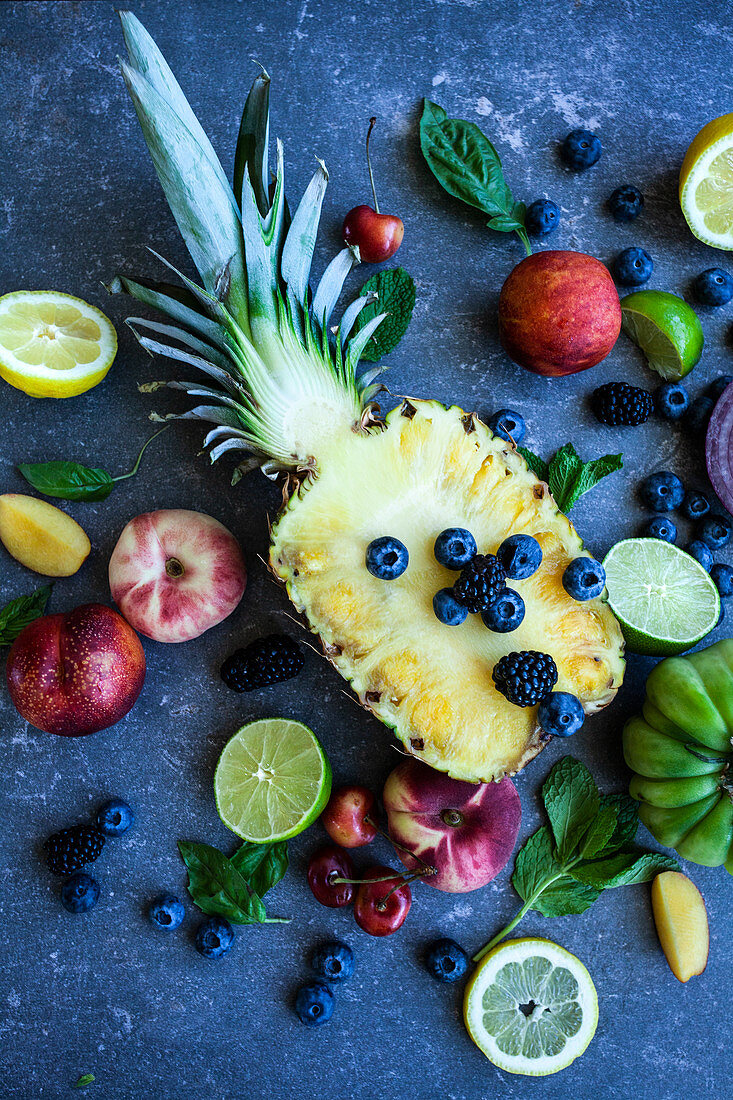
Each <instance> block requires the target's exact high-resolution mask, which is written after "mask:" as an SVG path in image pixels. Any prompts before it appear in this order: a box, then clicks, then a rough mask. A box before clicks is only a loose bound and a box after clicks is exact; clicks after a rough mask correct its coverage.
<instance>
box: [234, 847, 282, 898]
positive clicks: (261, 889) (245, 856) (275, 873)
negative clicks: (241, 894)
mask: <svg viewBox="0 0 733 1100" xmlns="http://www.w3.org/2000/svg"><path fill="white" fill-rule="evenodd" d="M229 862H230V863H231V864H232V866H233V867H235V868H236V869H237V871H239V873H240V875H241V876H242V878H244V879H246V880H247V882H248V883H249V885H250V886H251V887H252V889H253V890H254V892H255V893H256V894H258V895H259V896H260V897H261V898H263V897H264V896H265V894H266V893H267V891H268V890H271V889H272V887H273V886H275V885H276V884H277V883H278V882H279V881H280V879H281V878H282V877H283V875H284V874H285V872H286V871H287V869H288V845H287V841H285V840H279V841H277V842H276V843H275V844H251V843H249V842H248V841H246V840H245V841H244V843H243V844H242V845H241V847H239V848H237V850H236V852H235V853H234V855H233V856H231V857H230V860H229Z"/></svg>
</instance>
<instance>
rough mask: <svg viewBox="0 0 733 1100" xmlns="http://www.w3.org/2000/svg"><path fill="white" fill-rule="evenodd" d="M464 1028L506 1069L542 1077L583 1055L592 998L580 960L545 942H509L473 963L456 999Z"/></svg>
mask: <svg viewBox="0 0 733 1100" xmlns="http://www.w3.org/2000/svg"><path fill="white" fill-rule="evenodd" d="M463 1018H464V1020H465V1023H466V1027H467V1028H468V1033H469V1035H470V1036H471V1038H472V1039H473V1041H474V1043H475V1044H476V1046H477V1047H478V1048H479V1050H481V1051H483V1053H484V1054H485V1055H486V1057H487V1058H488V1059H489V1060H490V1061H491V1062H493V1063H494V1065H495V1066H498V1067H499V1068H500V1069H503V1070H506V1071H507V1072H508V1073H522V1074H524V1075H525V1076H528V1077H546V1076H547V1075H548V1074H549V1073H557V1072H558V1071H559V1070H561V1069H566V1068H567V1066H569V1065H570V1063H571V1062H574V1061H575V1059H576V1058H577V1057H578V1056H579V1055H581V1054H582V1053H583V1051H584V1050H585V1048H586V1047H587V1046H588V1043H589V1042H590V1041H591V1039H592V1038H593V1036H594V1034H595V1030H596V1024H597V1023H598V997H597V996H596V990H595V986H594V985H593V981H592V979H591V976H590V974H589V973H588V971H587V970H586V968H585V967H584V966H583V964H582V962H581V961H580V959H577V958H576V957H575V955H571V954H570V952H569V951H565V950H564V948H562V947H558V946H557V944H555V943H551V942H550V941H549V940H539V939H537V940H535V939H526V940H510V941H509V942H508V943H501V944H499V945H498V947H495V948H494V950H493V951H491V952H490V953H489V954H488V955H487V956H486V958H485V959H483V960H482V962H481V963H480V965H479V966H478V968H477V970H476V973H475V974H474V976H473V978H472V979H471V981H470V982H469V984H468V987H467V989H466V996H465V999H464V1002H463Z"/></svg>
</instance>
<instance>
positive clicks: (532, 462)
mask: <svg viewBox="0 0 733 1100" xmlns="http://www.w3.org/2000/svg"><path fill="white" fill-rule="evenodd" d="M517 450H518V451H519V453H520V455H521V456H522V458H523V459H524V461H525V462H526V463H527V465H528V466H529V468H530V470H531V471H532V473H533V474H535V475H536V476H537V477H538V478H539V479H540V481H547V479H548V477H549V476H550V467H549V466H548V465H547V463H546V462H545V460H544V458H540V456H539V455H536V454H535V453H534V451H530V450H529V448H528V447H517Z"/></svg>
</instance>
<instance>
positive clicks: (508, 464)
mask: <svg viewBox="0 0 733 1100" xmlns="http://www.w3.org/2000/svg"><path fill="white" fill-rule="evenodd" d="M120 14H121V19H122V26H123V33H124V36H125V42H126V45H127V48H128V54H129V62H123V63H122V72H123V76H124V79H125V82H126V84H127V87H128V90H129V92H130V96H131V98H132V101H133V103H134V106H135V110H136V112H137V115H138V118H139V120H140V123H141V126H142V130H143V134H144V136H145V140H146V142H147V144H148V147H149V149H150V152H151V155H152V159H153V163H154V165H155V168H156V171H157V173H158V176H159V178H160V181H161V183H162V185H163V188H164V190H165V193H166V197H167V199H168V202H169V205H170V207H171V210H172V212H173V214H174V216H175V218H176V221H177V223H178V226H179V228H180V230H181V232H182V234H183V236H184V239H185V240H186V243H187V245H188V249H189V252H190V254H191V257H192V259H193V261H194V263H195V265H196V267H197V269H198V271H199V275H200V278H201V284H202V285H199V284H197V283H195V282H193V281H192V280H191V279H188V278H187V277H186V276H185V275H182V274H181V273H180V272H176V274H177V275H178V276H179V278H180V280H181V282H182V283H183V286H181V285H180V284H178V285H171V284H169V283H153V282H151V281H149V280H146V279H131V278H129V277H127V276H118V277H117V278H116V279H115V280H114V281H113V282H112V283H111V284H110V286H109V288H108V289H109V290H110V291H111V292H113V293H119V292H122V293H126V294H129V295H131V296H132V297H133V298H135V299H136V300H137V301H139V302H140V303H142V304H143V305H144V306H146V307H152V308H154V309H156V310H158V311H160V312H162V313H163V314H164V315H165V318H164V322H162V323H161V322H160V321H154V320H149V319H147V318H145V317H134V318H129V319H128V323H129V325H130V327H131V329H132V331H133V332H134V333H135V334H136V336H137V337H138V340H139V341H140V343H141V344H142V346H143V347H144V348H145V349H146V350H148V351H150V352H152V353H155V354H157V355H160V356H165V357H167V358H169V359H172V360H175V361H178V362H179V363H182V364H183V365H184V366H185V367H186V368H187V369H193V370H194V371H198V372H199V373H200V374H203V376H204V378H203V381H188V380H182V381H164V382H154V383H149V384H147V385H146V386H144V387H141V388H143V389H145V390H147V391H153V390H155V389H157V388H158V387H159V386H172V387H173V388H175V389H179V390H184V391H186V392H187V393H188V394H189V395H190V396H192V397H195V398H197V399H198V400H200V401H201V403H200V404H197V405H196V406H195V407H194V408H192V409H190V410H189V411H188V412H185V413H182V414H169V415H168V416H167V417H165V419H169V418H172V419H195V420H200V421H203V422H205V423H207V424H209V426H210V428H209V431H208V434H207V435H206V437H205V439H204V445H205V446H206V447H208V448H209V455H210V458H211V460H212V462H215V461H217V460H218V459H220V458H221V457H222V456H223V455H235V456H237V457H238V458H239V459H240V461H239V465H238V466H237V467H236V469H235V473H234V476H233V478H232V481H233V483H234V484H235V483H236V481H237V480H238V479H239V478H240V477H241V476H242V475H243V474H244V473H246V472H247V471H249V470H251V469H254V468H257V467H261V468H262V469H263V471H264V472H265V473H266V474H268V476H283V477H284V478H285V484H286V488H287V491H288V492H289V499H288V502H287V504H286V506H285V507H284V510H283V512H282V513H281V516H280V518H279V519H278V521H277V523H276V525H275V527H274V530H273V536H272V551H271V558H270V565H271V569H272V570H273V572H274V573H275V575H276V576H277V577H278V578H279V579H280V580H281V581H283V582H284V583H285V585H286V586H287V590H288V593H289V595H290V598H291V600H292V601H293V603H294V605H295V606H296V608H297V609H298V610H299V611H300V612H301V613H302V614H303V615H304V616H305V618H306V620H307V622H308V625H309V627H310V629H311V630H313V631H314V632H316V633H318V634H320V636H321V639H322V642H323V646H324V649H325V652H326V654H327V655H328V657H329V658H330V660H331V661H332V662H333V664H334V665H335V667H336V668H337V669H338V671H339V672H340V673H341V675H342V676H344V677H345V679H347V680H348V681H349V682H350V683H351V685H352V687H353V689H354V691H355V692H356V693H357V695H358V697H359V699H360V700H361V702H362V703H363V704H364V706H365V707H367V708H368V709H369V710H370V711H372V713H373V714H375V715H376V716H377V717H378V718H380V719H381V720H382V721H383V722H384V723H385V724H386V725H387V726H390V727H391V728H392V729H393V730H394V731H395V733H396V734H397V736H398V737H399V739H400V740H401V741H402V742H403V744H404V746H405V748H406V749H407V750H408V751H409V752H410V753H412V754H414V755H415V756H418V757H420V758H421V759H422V760H424V761H425V762H426V763H427V764H429V765H432V766H433V767H434V768H437V769H439V770H441V771H445V772H448V773H449V774H450V775H452V776H454V777H456V778H458V779H465V780H469V781H474V782H478V781H488V780H494V779H500V778H501V777H502V776H504V775H508V774H514V773H515V772H517V771H518V770H519V769H520V768H522V767H524V765H525V764H526V763H527V762H528V761H529V760H530V759H531V758H532V757H533V756H535V755H536V754H537V753H538V752H539V751H540V749H541V748H542V745H543V739H542V732H541V730H540V729H539V728H538V724H537V708H536V707H529V708H520V707H517V706H514V705H513V704H512V703H509V702H508V701H507V700H506V699H505V698H504V696H503V695H501V694H500V693H499V692H498V691H497V690H496V689H495V687H494V684H493V680H492V670H493V667H494V665H495V664H496V662H497V661H498V660H499V658H500V657H502V656H503V655H504V654H506V653H509V652H513V651H516V650H522V649H535V650H539V651H541V652H545V653H549V654H550V655H551V656H552V657H553V658H554V660H555V663H556V665H557V668H558V673H559V680H558V684H557V687H558V689H560V690H566V691H570V692H572V693H573V694H574V695H576V696H578V698H579V699H580V700H581V702H582V704H583V707H584V709H585V711H586V712H587V713H592V712H593V711H596V710H599V709H600V708H601V707H603V706H605V705H606V704H607V703H609V702H610V701H611V700H612V699H613V697H614V694H615V692H616V691H617V689H618V687H619V686H620V684H621V681H622V678H623V670H624V662H623V641H622V636H621V632H620V629H619V626H618V623H617V621H616V619H615V618H614V616H613V614H612V612H611V610H610V608H609V607H608V605H607V604H606V603H605V602H604V601H603V600H602V599H596V600H591V601H589V602H586V603H577V602H576V601H574V600H572V599H571V598H570V597H569V596H568V595H567V594H566V593H565V591H564V589H563V586H562V574H563V571H564V569H565V567H566V566H567V564H568V561H569V560H570V559H572V558H574V557H577V556H578V555H579V554H582V553H585V551H584V549H583V545H582V543H581V541H580V539H579V537H578V535H577V533H576V531H575V529H574V528H573V526H572V525H571V524H570V522H569V521H568V520H567V518H566V517H565V516H564V515H563V514H562V513H561V512H560V511H559V510H558V508H557V506H556V504H555V502H554V501H553V499H552V497H551V496H550V493H549V490H548V487H547V485H545V484H544V483H542V482H540V481H538V480H537V479H536V478H535V476H534V474H532V473H531V472H530V470H529V469H528V468H527V466H526V464H525V462H524V460H523V459H522V458H521V456H520V455H519V454H518V453H517V451H516V450H515V448H514V447H513V445H512V444H509V443H506V442H505V441H504V440H502V439H499V438H497V437H494V436H493V435H492V434H491V432H490V431H489V430H488V428H487V427H486V426H485V425H483V424H482V423H481V422H480V421H478V420H476V419H475V418H474V417H473V416H471V415H467V414H466V413H464V412H463V411H462V410H461V409H459V408H456V407H453V408H449V409H446V408H444V407H443V406H442V405H439V404H437V403H435V402H430V401H424V400H418V399H412V398H411V399H410V400H406V401H404V402H403V404H402V405H401V406H400V407H398V408H396V409H395V410H393V411H392V412H391V413H390V414H389V416H387V418H386V420H385V421H384V422H381V421H379V420H378V419H377V417H376V408H375V406H374V403H373V399H374V398H375V396H376V395H377V393H378V392H379V390H380V389H381V388H382V387H381V385H380V384H379V383H378V382H377V381H376V378H377V376H378V374H379V373H380V371H381V370H382V369H383V367H382V366H381V365H379V366H377V367H376V368H371V367H370V368H369V369H367V370H366V371H364V370H362V369H361V368H360V366H359V361H360V357H361V354H362V352H363V350H364V347H365V345H366V343H367V341H368V340H369V339H370V337H371V335H372V333H373V332H374V331H375V330H376V327H377V326H378V325H379V324H380V322H381V320H382V319H383V317H384V315H380V316H377V317H375V318H374V319H372V320H371V321H369V323H368V324H366V325H364V326H363V327H362V328H359V327H358V324H357V317H358V314H359V312H360V310H361V309H362V308H363V307H364V306H365V305H366V304H367V303H368V302H369V301H370V298H369V296H364V297H361V298H357V299H356V300H355V301H354V302H352V303H351V304H350V305H349V306H347V308H346V309H345V310H344V312H343V314H342V316H341V320H340V322H339V323H338V324H337V325H333V324H332V323H331V317H332V314H333V313H334V309H335V306H336V302H337V300H338V298H339V296H340V294H341V290H342V287H343V284H344V281H345V279H346V278H347V276H348V274H349V272H350V271H351V269H352V268H353V266H354V264H355V263H358V260H359V257H358V253H357V252H355V250H353V249H349V248H345V249H343V250H342V251H341V252H340V253H339V254H338V255H337V256H336V257H335V258H334V260H332V262H331V263H330V264H329V265H328V267H327V268H326V270H325V272H324V274H323V276H322V277H321V280H320V282H319V283H318V284H317V286H316V287H315V289H314V290H313V291H311V288H310V269H311V260H312V256H313V249H314V245H315V240H316V233H317V229H318V221H319V217H320V211H321V206H322V202H323V196H324V193H325V189H326V183H327V180H328V174H327V172H326V169H325V166H324V165H323V164H322V163H320V162H319V166H318V168H317V170H316V172H315V175H314V176H313V178H312V180H311V182H310V184H309V185H308V187H307V189H306V191H305V193H304V195H303V197H302V199H301V201H300V203H299V205H298V207H297V209H296V210H295V211H294V213H293V214H292V218H291V216H290V212H289V209H288V207H287V205H286V202H285V192H284V166H283V149H282V145H281V144H280V143H278V158H277V169H276V172H275V174H274V181H273V182H272V183H271V177H270V172H269V167H268V136H269V83H270V81H269V77H268V76H267V74H266V73H264V72H263V73H261V74H260V75H259V76H258V77H257V78H256V80H255V82H254V84H253V86H252V90H251V91H250V94H249V96H248V98H247V101H246V103H245V107H244V113H243V116H242V122H241V126H240V133H239V140H238V143H237V150H236V155H235V165H234V184H233V186H232V185H230V184H229V182H228V180H227V178H226V175H225V173H224V171H223V169H222V167H221V164H220V163H219V161H218V159H217V157H216V153H215V152H214V150H213V148H212V146H211V144H210V142H209V141H208V138H207V137H206V135H205V134H204V132H203V130H202V129H201V126H200V124H199V123H198V121H197V119H196V117H195V115H194V113H193V111H192V110H191V107H190V105H189V103H188V101H187V100H186V98H185V96H184V94H183V92H182V90H181V88H180V86H179V84H178V82H177V81H176V79H175V77H174V75H173V73H172V72H171V70H170V68H169V67H168V65H167V63H166V62H165V59H164V58H163V56H162V54H161V53H160V51H159V49H158V47H157V46H156V45H155V43H154V41H153V40H152V38H151V37H150V35H149V34H148V33H147V31H146V30H145V28H144V27H143V26H142V24H141V23H140V22H139V21H138V20H137V19H136V18H135V16H133V15H132V14H131V13H129V12H121V13H120ZM164 262H165V261H164ZM168 267H170V265H168ZM173 270H174V271H175V269H173ZM152 417H153V419H161V418H160V417H157V414H152ZM446 527H466V528H468V529H469V530H470V531H471V532H472V533H473V535H474V537H475V539H476V541H477V543H478V547H479V552H481V553H493V552H495V551H496V549H497V548H498V546H499V544H500V543H501V542H502V541H503V540H504V539H505V538H506V537H507V536H508V535H509V534H512V533H519V532H521V533H526V534H530V535H533V536H534V537H535V538H536V539H537V540H538V541H539V543H540V545H541V547H542V552H543V560H542V565H541V567H540V569H539V570H538V572H537V573H536V574H535V575H534V576H532V577H530V578H529V579H527V580H524V581H516V582H514V581H513V582H512V585H516V588H517V590H518V591H519V592H520V593H521V595H522V597H523V599H524V602H525V606H526V615H525V619H524V621H523V623H522V625H521V626H520V627H519V629H517V630H516V631H514V632H513V633H511V634H495V633H493V632H492V631H490V630H488V629H487V628H486V627H485V626H484V624H483V622H482V620H481V618H480V616H469V617H468V619H467V620H466V621H465V623H463V624H462V625H461V626H459V627H449V626H445V625H444V624H442V623H440V622H439V621H438V619H437V618H436V617H435V614H434V612H433V608H432V598H433V595H434V594H435V592H436V591H437V590H438V589H440V588H444V587H446V586H449V585H450V584H452V582H453V580H455V576H456V575H455V574H452V573H450V572H449V571H448V570H446V569H444V568H443V567H442V566H440V565H439V564H438V563H437V562H436V561H435V558H434V555H433V544H434V542H435V538H436V536H437V535H438V534H439V533H440V532H441V531H442V530H444V529H445V528H446ZM381 535H393V536H396V537H397V538H399V539H400V540H401V541H402V542H403V543H405V545H406V546H407V548H408V550H409V554H410V563H409V567H408V569H407V571H406V572H405V573H404V574H403V575H402V576H401V577H399V578H398V579H397V580H394V581H389V582H387V581H380V580H378V579H377V578H375V577H373V576H372V575H371V574H370V573H369V572H368V571H367V569H366V565H365V553H366V548H367V546H368V545H369V543H370V542H371V541H372V540H373V539H374V538H377V537H379V536H381Z"/></svg>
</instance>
